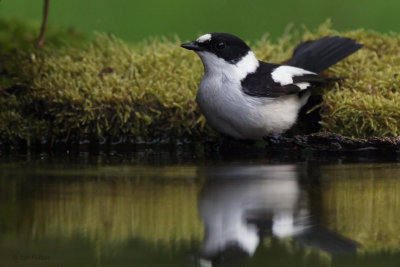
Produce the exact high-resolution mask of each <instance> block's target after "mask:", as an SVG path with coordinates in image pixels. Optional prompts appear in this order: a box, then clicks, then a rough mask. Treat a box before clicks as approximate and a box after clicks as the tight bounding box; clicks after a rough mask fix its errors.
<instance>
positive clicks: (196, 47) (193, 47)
mask: <svg viewBox="0 0 400 267" xmlns="http://www.w3.org/2000/svg"><path fill="white" fill-rule="evenodd" d="M181 47H183V48H185V49H188V50H194V51H200V50H203V49H202V48H201V47H200V46H199V45H198V43H197V42H195V41H193V42H190V43H185V44H181Z"/></svg>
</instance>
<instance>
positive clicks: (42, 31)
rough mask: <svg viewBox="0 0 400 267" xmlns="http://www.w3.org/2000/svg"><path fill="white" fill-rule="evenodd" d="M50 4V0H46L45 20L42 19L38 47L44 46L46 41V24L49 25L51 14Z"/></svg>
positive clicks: (44, 7) (44, 8)
mask: <svg viewBox="0 0 400 267" xmlns="http://www.w3.org/2000/svg"><path fill="white" fill-rule="evenodd" d="M49 5H50V0H44V6H43V21H42V27H41V28H40V35H39V39H38V42H37V43H36V47H37V48H41V47H43V45H44V42H45V40H46V26H47V17H48V14H49Z"/></svg>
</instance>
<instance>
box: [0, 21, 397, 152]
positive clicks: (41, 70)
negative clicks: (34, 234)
mask: <svg viewBox="0 0 400 267" xmlns="http://www.w3.org/2000/svg"><path fill="white" fill-rule="evenodd" d="M20 25H23V24H20ZM21 27H22V26H21ZM23 30H26V31H30V29H22V31H23ZM266 30H267V29H266ZM15 32H17V33H18V34H19V35H21V36H26V35H24V33H22V34H21V30H15V29H13V32H11V30H10V31H9V33H8V35H7V33H6V34H5V35H4V36H5V37H3V38H0V44H2V46H3V48H4V47H6V45H5V43H7V49H0V51H1V52H2V56H1V61H0V62H1V63H0V75H1V76H0V140H1V142H2V143H10V144H18V143H21V142H22V143H26V144H27V145H30V144H33V143H38V142H39V143H40V142H45V141H46V142H52V141H53V142H54V140H61V141H71V140H75V141H79V140H84V139H89V140H99V141H101V140H109V141H116V140H119V141H124V142H131V143H138V142H152V141H153V142H154V141H160V140H164V141H174V140H188V141H205V140H215V139H216V138H218V133H216V132H215V131H214V130H213V129H212V128H211V127H210V126H208V124H207V122H206V121H205V119H204V117H203V116H202V115H201V113H200V111H199V110H198V107H197V105H196V101H195V95H196V91H197V86H198V83H199V82H200V79H201V76H202V74H203V67H202V64H201V62H200V59H199V58H198V57H197V56H196V55H195V54H194V53H190V52H188V51H185V50H184V49H182V48H180V46H179V45H180V43H181V40H179V39H178V38H169V39H168V38H161V37H160V38H154V39H150V40H147V41H143V42H141V43H137V44H127V43H125V42H123V41H122V40H120V39H118V38H116V37H114V36H110V35H106V34H97V35H96V37H95V38H94V40H91V41H87V42H85V44H84V45H77V42H76V40H77V38H73V40H74V42H73V44H68V41H66V42H64V43H63V44H60V42H59V41H58V43H57V40H59V38H53V39H54V40H55V41H52V39H50V42H49V44H48V46H47V47H46V48H45V49H41V50H35V49H33V48H31V47H30V46H28V45H26V46H25V45H21V43H23V42H29V40H22V41H21V40H20V39H18V40H19V41H15V38H14V40H13V38H10V35H11V36H12V35H13V34H14V35H15ZM66 35H68V34H67V33H66ZM326 35H340V36H347V37H351V38H354V39H356V40H357V42H359V43H362V44H364V47H363V48H362V49H361V50H360V51H358V52H357V53H355V54H354V55H352V56H350V57H349V58H347V59H345V60H343V61H342V62H340V63H338V64H336V65H335V66H333V67H331V68H330V69H329V70H328V71H326V73H324V74H325V75H327V76H337V77H341V76H346V77H348V78H347V79H346V80H344V81H341V82H338V83H333V84H331V85H329V86H327V87H325V88H323V89H322V90H319V91H317V92H316V93H318V94H321V95H322V99H323V101H322V103H321V104H320V108H321V109H320V115H321V121H320V124H321V125H322V130H328V131H331V132H334V133H338V134H342V135H346V136H352V137H357V138H359V137H370V136H398V135H400V109H399V108H398V107H399V106H400V75H399V74H400V34H396V33H387V34H382V33H376V32H371V31H366V30H353V31H349V32H337V31H335V30H334V29H332V28H331V26H330V25H329V23H325V24H323V25H321V26H320V27H319V28H318V29H316V30H313V31H308V30H304V31H303V32H302V33H301V34H293V35H290V34H289V35H284V36H282V38H280V39H279V40H278V41H277V42H273V41H271V40H269V39H268V38H267V37H263V38H261V39H260V40H259V41H257V42H253V43H251V47H252V48H253V50H254V52H255V53H256V55H257V57H258V58H259V59H261V60H265V61H270V62H282V61H284V60H285V59H288V58H289V57H290V55H291V53H292V51H293V48H294V46H295V45H296V44H297V43H298V42H300V41H303V40H309V39H316V38H319V37H322V36H326ZM54 36H58V35H56V34H55V35H54ZM60 36H62V35H61V34H60ZM0 37H1V36H0ZM60 38H61V37H60ZM194 38H195V36H194ZM4 40H8V41H7V42H5V41H4ZM13 42H14V43H15V46H14V47H13V45H12V43H13ZM54 43H56V45H55V44H54ZM61 43H62V42H61Z"/></svg>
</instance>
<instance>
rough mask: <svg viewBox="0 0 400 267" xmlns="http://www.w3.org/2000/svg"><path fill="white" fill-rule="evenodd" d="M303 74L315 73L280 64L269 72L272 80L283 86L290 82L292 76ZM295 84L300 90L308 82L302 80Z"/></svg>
mask: <svg viewBox="0 0 400 267" xmlns="http://www.w3.org/2000/svg"><path fill="white" fill-rule="evenodd" d="M304 74H316V73H314V72H311V71H308V70H305V69H301V68H296V67H292V66H280V67H277V68H276V69H275V70H274V71H273V72H272V73H271V77H272V79H273V80H274V82H276V83H280V84H281V85H282V86H283V85H288V84H292V83H293V77H295V76H302V75H304ZM295 85H297V86H298V87H299V88H300V89H301V90H304V89H307V88H308V87H309V86H310V83H307V82H302V83H296V84H295Z"/></svg>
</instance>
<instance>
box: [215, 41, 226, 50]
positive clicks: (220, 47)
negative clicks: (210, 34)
mask: <svg viewBox="0 0 400 267" xmlns="http://www.w3.org/2000/svg"><path fill="white" fill-rule="evenodd" d="M215 47H216V48H217V49H219V50H221V49H224V48H225V43H224V42H219V43H217V44H216V45H215Z"/></svg>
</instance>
